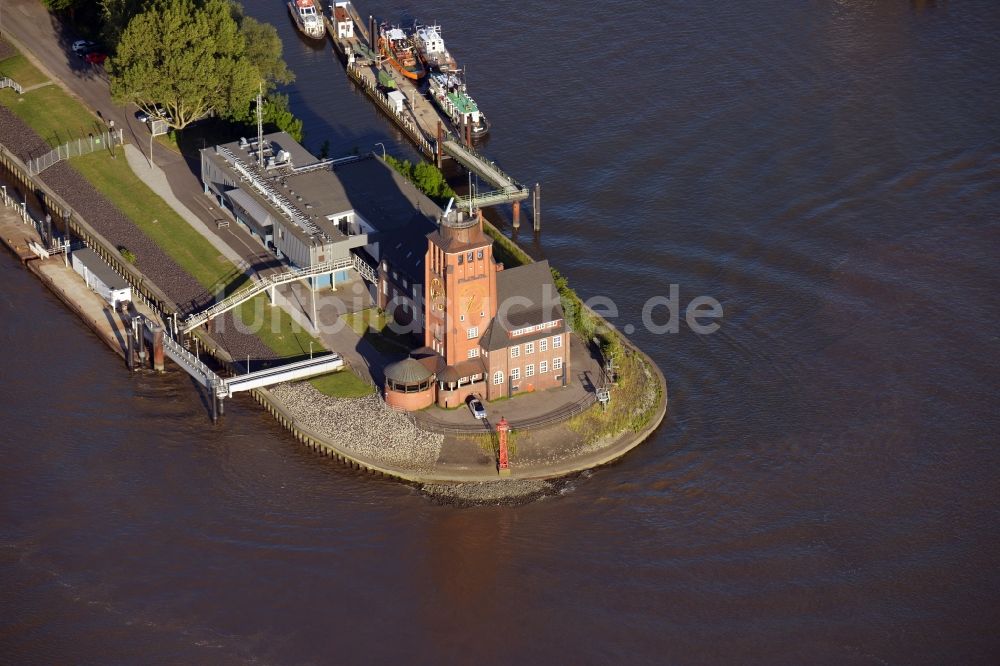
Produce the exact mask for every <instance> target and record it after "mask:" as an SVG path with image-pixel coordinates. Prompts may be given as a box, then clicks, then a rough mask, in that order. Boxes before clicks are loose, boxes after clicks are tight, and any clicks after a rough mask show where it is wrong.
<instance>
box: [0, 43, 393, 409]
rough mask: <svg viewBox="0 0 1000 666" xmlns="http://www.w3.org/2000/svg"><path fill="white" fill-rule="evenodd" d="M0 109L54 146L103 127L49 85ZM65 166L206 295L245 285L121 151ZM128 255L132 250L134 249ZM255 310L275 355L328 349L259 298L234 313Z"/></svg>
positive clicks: (359, 392)
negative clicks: (114, 155) (183, 272)
mask: <svg viewBox="0 0 1000 666" xmlns="http://www.w3.org/2000/svg"><path fill="white" fill-rule="evenodd" d="M0 72H3V73H4V74H5V75H7V76H10V77H11V78H14V80H16V81H17V82H18V83H20V84H21V85H22V86H29V85H33V84H35V83H41V82H42V81H45V80H46V79H45V77H44V76H43V75H42V74H41V72H39V71H38V70H37V69H35V68H34V67H33V66H32V65H31V64H30V63H29V62H28V61H27V60H26V59H25V58H24V57H23V56H21V55H15V56H12V57H10V58H7V59H5V60H4V61H2V62H0ZM0 104H4V105H5V106H8V107H10V108H11V110H12V111H13V112H14V113H15V114H16V115H17V116H18V117H19V118H20V119H21V120H23V121H24V122H25V123H26V124H27V125H28V126H29V127H31V128H32V129H33V130H34V131H35V132H36V133H38V134H39V136H41V137H42V138H43V139H45V140H46V141H48V142H49V143H50V144H51V145H53V146H54V145H59V144H62V143H65V142H66V141H69V140H71V139H76V138H79V137H86V136H87V135H88V133H90V132H93V131H103V129H104V126H103V124H102V123H100V122H99V121H98V120H97V118H96V117H95V116H94V115H93V114H92V113H91V112H90V111H88V110H87V109H86V108H85V107H84V106H83V105H82V104H80V103H79V102H77V101H76V100H75V99H73V98H72V97H70V96H69V95H67V94H66V93H65V92H64V91H63V90H62V89H61V88H59V87H58V86H46V87H44V88H39V89H37V90H33V91H31V92H29V93H27V94H25V95H17V94H16V93H14V92H13V91H12V90H2V91H0ZM166 141H167V142H168V143H173V145H174V148H175V149H176V141H175V139H173V138H172V137H171V138H170V139H166ZM70 164H71V165H72V166H73V168H75V169H76V170H77V171H78V172H80V174H81V175H82V176H83V177H84V178H86V179H87V180H88V181H89V182H90V183H91V184H92V185H93V186H94V187H95V188H97V190H98V191H100V192H101V193H102V194H103V195H104V196H105V197H107V198H108V199H109V200H110V201H111V202H112V203H113V204H114V205H115V206H116V207H117V208H118V209H119V210H120V211H121V212H122V213H124V214H125V216H126V217H128V218H129V219H130V220H132V222H133V223H134V224H135V225H136V226H137V227H138V228H139V229H140V230H141V231H142V232H143V233H145V234H146V235H147V236H149V238H151V239H152V240H153V241H154V242H155V243H156V244H157V245H158V246H159V247H160V248H162V249H163V251H164V252H166V254H167V255H169V256H170V257H171V258H172V259H173V260H174V261H176V262H177V264H178V265H179V266H180V267H181V268H182V269H184V270H185V271H187V272H188V273H190V274H191V275H192V276H193V277H194V278H195V279H196V280H197V281H198V282H199V283H200V284H201V285H202V286H203V287H205V289H207V290H209V291H216V290H219V289H225V291H226V292H227V293H231V292H232V291H233V290H235V289H237V288H238V287H239V286H241V285H242V284H243V283H244V282H245V281H246V277H245V276H244V275H243V274H242V273H241V272H239V271H238V270H237V269H236V267H235V266H234V265H233V263H232V262H230V261H229V260H228V259H226V258H225V257H224V256H223V255H220V254H219V253H218V251H216V249H215V247H213V246H212V244H211V243H210V242H208V240H207V239H205V237H204V236H202V235H201V234H200V233H199V232H198V231H196V230H195V229H194V228H192V227H191V225H190V224H188V223H187V221H186V220H184V218H182V217H181V216H180V215H178V214H177V213H176V212H175V211H174V210H173V209H172V208H171V207H170V206H169V205H167V203H166V202H165V201H164V200H163V199H161V198H160V197H159V196H158V195H157V194H155V193H154V192H153V191H152V190H150V189H149V188H148V187H147V186H146V184H145V183H144V182H142V180H140V179H139V177H138V176H136V174H135V173H134V172H133V171H132V169H131V168H130V167H129V165H128V162H127V160H126V159H125V157H124V155H123V154H122V151H121V149H119V150H118V155H117V158H116V159H115V158H112V157H111V155H110V154H109V153H108V152H107V151H97V152H95V153H91V154H90V155H86V156H83V157H76V158H73V159H72V160H71V161H70ZM128 249H130V250H133V251H134V248H128ZM136 265H137V266H138V268H139V269H140V270H141V269H142V256H141V255H140V256H138V257H137V261H136ZM255 308H262V310H263V318H262V321H263V325H262V326H261V327H260V330H259V331H258V332H257V335H258V336H259V337H260V338H261V340H262V341H263V342H264V343H265V344H266V345H267V346H268V347H270V348H271V349H272V350H274V351H275V352H276V353H277V354H278V355H280V356H283V357H294V356H306V355H308V354H309V351H310V343H312V351H313V352H314V353H322V352H324V351H325V348H324V347H323V345H322V344H320V342H319V341H318V340H316V339H315V338H313V337H312V336H311V335H309V334H308V333H307V332H305V331H304V330H303V329H302V328H301V327H300V326H298V325H297V324H295V322H294V321H293V320H292V318H291V317H290V316H289V315H288V314H287V313H286V312H285V311H284V310H282V309H281V308H272V307H270V306H269V305H268V304H267V297H266V296H265V295H263V294H261V295H259V296H257V297H256V298H255V299H253V300H251V301H249V302H247V303H244V304H243V306H241V308H240V309H239V310H237V316H239V317H240V318H241V319H242V320H243V321H244V322H252V321H253V319H254V317H253V314H254V310H255ZM384 325H385V324H384V322H383V324H382V326H384ZM312 383H313V385H314V386H316V388H317V389H319V390H320V391H322V392H323V393H325V394H326V395H333V396H340V397H357V396H363V395H370V394H372V393H373V392H374V388H373V387H372V386H370V385H368V384H367V383H365V382H364V381H362V380H361V379H360V378H359V377H358V376H357V375H355V374H354V373H353V372H350V371H348V372H343V371H342V372H338V373H334V374H331V375H326V376H323V377H318V378H316V379H313V380H312Z"/></svg>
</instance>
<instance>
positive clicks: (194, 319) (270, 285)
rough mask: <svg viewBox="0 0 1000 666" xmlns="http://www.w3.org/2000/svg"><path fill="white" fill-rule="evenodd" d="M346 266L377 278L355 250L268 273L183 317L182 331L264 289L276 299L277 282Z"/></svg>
mask: <svg viewBox="0 0 1000 666" xmlns="http://www.w3.org/2000/svg"><path fill="white" fill-rule="evenodd" d="M346 268H354V269H355V270H356V271H357V272H358V273H359V274H360V275H361V277H363V278H364V279H366V280H368V281H369V282H372V283H374V282H377V281H378V275H377V268H376V267H375V266H373V265H372V264H371V263H369V262H368V260H366V259H365V258H363V257H362V256H361V255H359V254H358V253H356V252H351V256H349V257H346V258H344V259H337V260H335V261H328V262H326V263H322V264H315V265H313V266H310V267H309V268H299V269H293V270H289V271H284V272H280V273H271V274H270V275H266V276H265V277H264V278H262V279H261V280H257V281H254V283H253V284H251V285H250V286H249V287H247V288H246V289H242V290H240V291H237V292H236V293H234V294H230V295H229V296H227V297H226V298H224V299H222V300H221V301H219V302H218V303H215V304H214V305H212V306H210V307H208V308H205V309H204V310H202V311H201V312H196V313H194V314H191V315H189V316H188V317H187V319H185V320H184V323H183V324H181V326H180V330H181V332H182V333H190V332H191V331H193V330H194V329H196V328H198V327H199V326H201V325H202V324H205V323H207V322H209V321H211V320H212V319H215V318H216V317H218V316H219V315H222V314H225V313H226V312H229V311H230V310H232V309H233V308H235V307H238V306H240V305H242V304H243V303H246V302H247V301H249V300H250V299H251V298H253V297H254V296H256V295H257V294H260V293H263V292H265V291H270V293H271V302H272V303H273V302H274V288H275V287H277V286H278V285H282V284H287V283H289V282H295V281H297V280H303V279H305V278H309V277H313V276H316V275H326V274H328V273H334V272H336V271H340V270H344V269H346Z"/></svg>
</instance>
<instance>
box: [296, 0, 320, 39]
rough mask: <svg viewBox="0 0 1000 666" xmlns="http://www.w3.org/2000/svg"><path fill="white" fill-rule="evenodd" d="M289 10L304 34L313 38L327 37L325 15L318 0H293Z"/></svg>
mask: <svg viewBox="0 0 1000 666" xmlns="http://www.w3.org/2000/svg"><path fill="white" fill-rule="evenodd" d="M288 11H289V13H291V15H292V19H294V21H295V26H296V27H297V28H298V29H299V32H301V33H302V34H303V35H305V36H306V37H310V38H312V39H326V27H325V26H324V25H323V15H322V13H321V10H320V8H319V6H318V5H317V2H316V0H291V2H289V3H288Z"/></svg>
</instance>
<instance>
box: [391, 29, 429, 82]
mask: <svg viewBox="0 0 1000 666" xmlns="http://www.w3.org/2000/svg"><path fill="white" fill-rule="evenodd" d="M379 45H380V46H381V49H380V50H381V51H382V55H384V56H385V58H386V60H388V61H389V64H391V65H392V66H393V67H394V68H395V69H396V71H397V72H399V73H400V74H402V75H403V76H405V77H406V78H408V79H412V80H413V81H419V80H420V79H422V78H424V76H425V75H426V74H427V70H426V69H424V68H423V66H422V65H420V64H417V65H416V66H415V67H413V68H412V69H410V68H407V67H404V66H403V64H402V63H400V62H399V60H397V59H396V54H394V53H393V52H392V48H391V47H390V46H389V44H388V40H386V39H385V38H382V39H380V40H379Z"/></svg>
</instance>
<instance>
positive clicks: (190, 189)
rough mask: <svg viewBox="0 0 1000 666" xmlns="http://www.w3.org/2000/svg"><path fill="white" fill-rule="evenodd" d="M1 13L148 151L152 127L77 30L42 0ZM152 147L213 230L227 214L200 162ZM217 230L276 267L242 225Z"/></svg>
mask: <svg viewBox="0 0 1000 666" xmlns="http://www.w3.org/2000/svg"><path fill="white" fill-rule="evenodd" d="M0 12H2V13H0V32H2V33H3V35H4V37H5V38H7V39H10V40H11V41H12V42H14V43H15V45H16V46H17V47H18V48H19V49H21V51H22V52H23V53H25V55H27V56H28V57H29V58H30V59H31V60H33V61H34V62H35V64H36V65H41V66H42V68H43V69H45V70H47V71H48V73H49V74H50V75H51V76H52V77H53V78H54V80H55V81H56V82H57V83H58V84H59V85H61V86H62V87H63V88H64V89H65V90H67V91H69V92H70V93H71V94H72V95H74V96H75V97H77V98H79V99H80V100H81V101H82V102H83V103H84V104H86V105H87V106H88V107H90V108H91V109H93V110H94V111H95V112H96V113H97V115H98V116H99V117H100V118H101V119H103V120H105V121H106V122H109V123H110V121H114V126H115V127H120V128H123V129H124V136H125V140H126V141H130V142H133V143H135V144H136V145H137V146H138V147H139V148H140V149H141V150H142V152H143V153H144V154H146V155H149V148H150V141H149V138H150V136H149V129H148V128H147V127H146V125H145V124H144V123H141V122H139V121H138V120H136V119H135V115H134V114H135V112H136V111H137V110H138V109H137V108H136V107H134V106H131V105H129V106H126V107H123V106H120V105H116V104H115V103H114V102H113V101H112V100H111V94H110V91H109V89H108V77H107V74H106V73H105V71H104V67H103V66H101V65H91V64H89V63H87V62H86V61H84V60H83V59H82V58H80V57H78V56H77V55H76V54H74V53H73V50H72V48H71V45H72V43H73V42H74V41H76V40H77V39H79V38H80V36H79V35H77V34H76V33H74V32H73V31H72V29H71V28H67V27H64V26H63V25H62V23H60V22H59V20H58V19H57V18H56V17H55V16H53V15H51V14H50V13H49V12H48V11H47V10H46V9H45V7H44V6H43V5H42V3H41V2H39V0H6V1H5V2H4V3H3V7H2V9H0ZM152 146H153V160H154V161H155V162H156V164H157V165H158V166H159V167H160V168H161V169H163V171H164V173H165V174H166V177H167V180H168V182H169V183H170V189H171V190H172V191H173V192H174V195H175V196H176V197H177V198H178V199H180V201H181V202H182V203H183V204H184V205H185V206H187V208H188V209H190V210H191V212H193V213H194V214H195V215H197V216H198V217H200V218H201V219H202V220H204V221H205V222H206V223H208V225H209V227H210V228H211V229H216V224H215V222H216V220H218V219H220V218H221V217H224V216H225V215H226V213H224V212H222V211H220V209H219V206H218V204H217V203H216V202H215V201H214V200H213V199H212V198H211V197H208V196H206V195H205V194H204V191H203V189H202V185H201V181H200V179H199V174H198V169H199V168H200V167H199V165H198V164H197V163H194V164H189V163H188V161H187V160H186V159H185V158H184V157H183V156H182V155H181V154H179V153H176V152H174V151H172V150H170V149H169V148H166V147H165V146H162V145H160V144H159V143H157V142H156V141H154V142H153V144H152ZM217 235H218V236H219V238H221V239H222V240H223V242H225V243H226V245H228V246H230V247H231V248H233V250H234V251H236V252H237V253H238V254H239V255H240V256H241V257H242V258H243V259H244V261H246V262H247V264H248V265H250V266H251V267H253V268H254V270H255V272H257V273H266V272H268V271H269V270H274V263H275V262H274V259H273V257H270V256H269V255H268V254H267V253H266V252H265V250H264V248H263V247H261V245H260V243H259V242H258V241H256V240H255V239H253V238H252V237H251V236H250V234H249V233H247V232H246V231H245V230H243V229H242V228H241V227H239V226H238V225H235V224H233V225H229V226H228V227H224V228H222V229H219V230H218V233H217Z"/></svg>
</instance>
